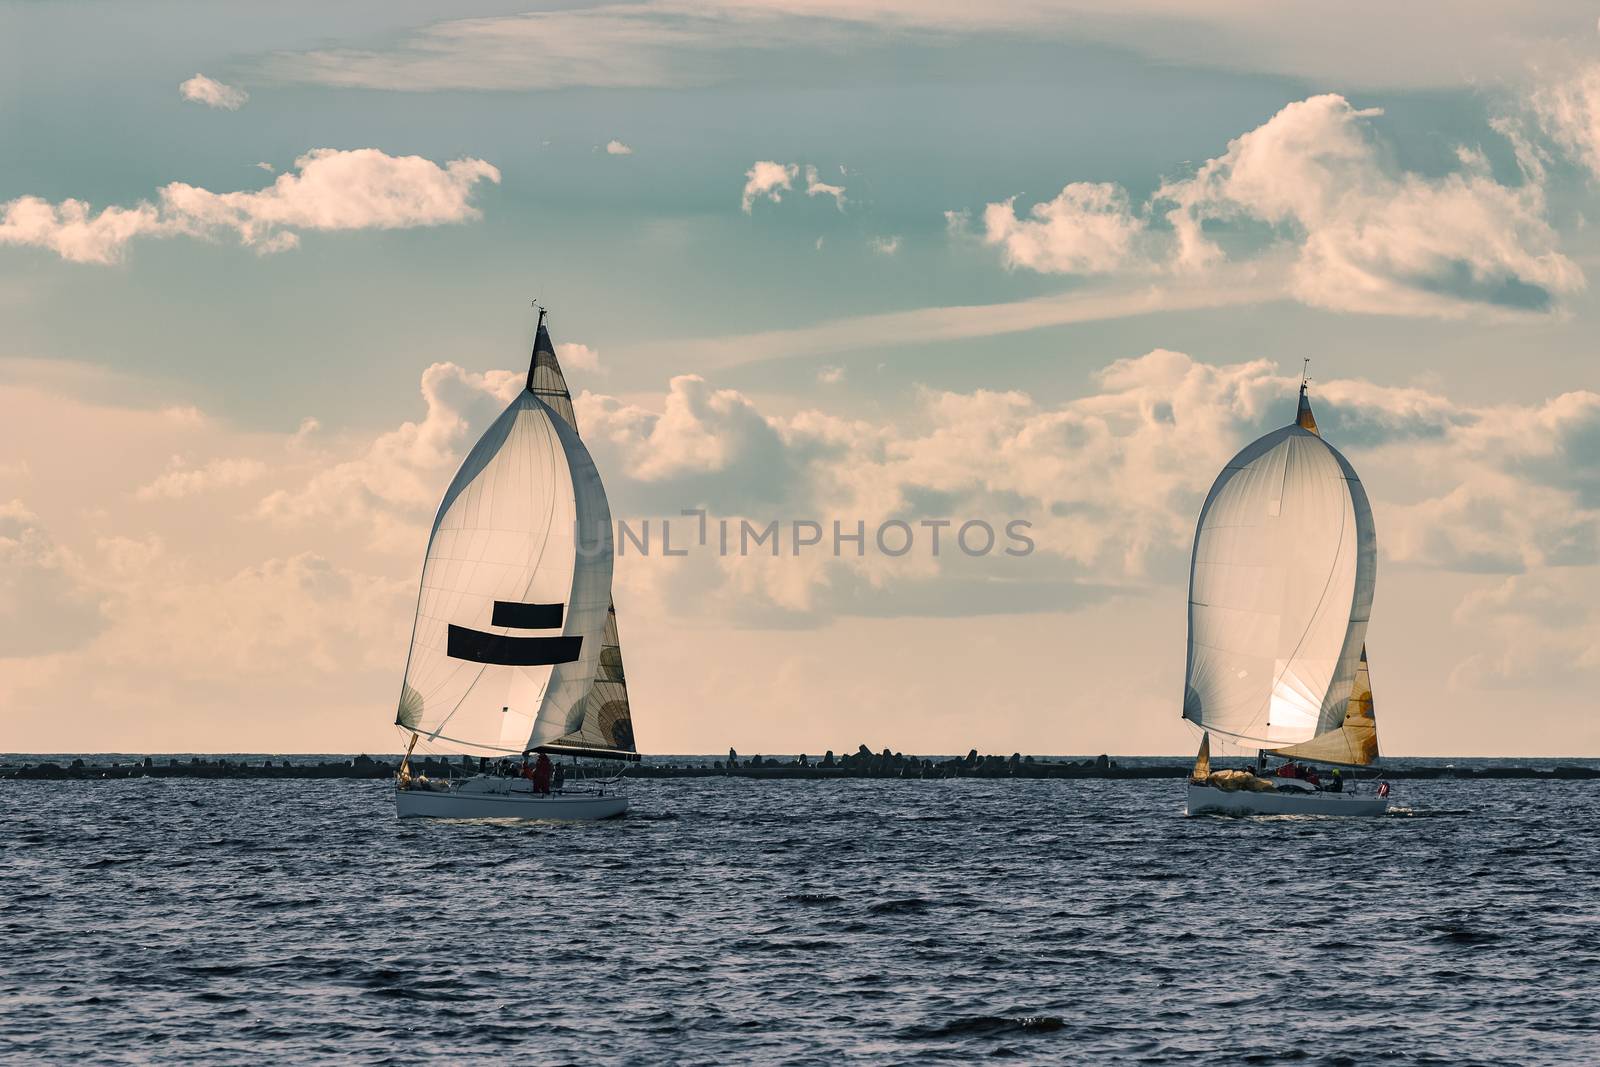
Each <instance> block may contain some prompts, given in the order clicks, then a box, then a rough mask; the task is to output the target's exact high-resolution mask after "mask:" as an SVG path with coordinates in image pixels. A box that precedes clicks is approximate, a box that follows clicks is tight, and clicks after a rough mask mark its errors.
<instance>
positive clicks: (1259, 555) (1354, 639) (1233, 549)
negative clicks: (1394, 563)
mask: <svg viewBox="0 0 1600 1067" xmlns="http://www.w3.org/2000/svg"><path fill="white" fill-rule="evenodd" d="M1302 408H1303V411H1304V416H1303V418H1302V420H1301V423H1300V424H1296V425H1292V426H1286V427H1284V428H1283V429H1281V430H1275V431H1273V432H1272V433H1269V434H1267V435H1266V436H1265V437H1262V438H1261V439H1259V440H1257V441H1255V442H1254V443H1252V444H1250V445H1249V446H1247V447H1246V448H1245V449H1244V450H1243V451H1241V452H1240V453H1239V454H1238V455H1237V456H1235V457H1234V458H1233V459H1232V460H1231V461H1230V462H1229V463H1228V465H1227V466H1226V467H1224V468H1223V471H1222V473H1221V474H1220V475H1218V477H1217V480H1216V483H1215V484H1214V485H1213V486H1212V487H1211V492H1210V494H1209V495H1208V496H1207V497H1206V502H1205V506H1204V507H1202V508H1201V511H1200V522H1199V525H1198V528H1197V529H1196V531H1195V543H1194V556H1193V562H1192V566H1191V570H1190V579H1189V657H1188V678H1187V682H1186V686H1185V691H1184V706H1183V714H1184V718H1186V719H1190V720H1192V721H1194V722H1196V723H1198V724H1200V725H1201V726H1203V727H1205V728H1206V729H1208V730H1211V731H1214V732H1217V733H1221V734H1225V735H1231V736H1233V737H1235V738H1241V739H1246V740H1249V741H1254V742H1258V743H1260V744H1261V745H1263V747H1266V746H1276V745H1292V744H1296V743H1299V742H1302V741H1306V740H1309V739H1310V738H1312V737H1315V736H1317V735H1319V734H1323V733H1326V732H1327V731H1329V730H1336V729H1340V728H1341V727H1342V725H1343V723H1344V720H1345V711H1346V706H1347V704H1348V703H1349V700H1350V696H1351V688H1352V684H1353V683H1354V681H1355V677H1356V672H1357V668H1358V667H1359V665H1360V662H1361V654H1362V646H1363V643H1364V641H1365V639H1366V631H1367V619H1368V616H1369V614H1370V613H1371V609H1372V595H1373V587H1374V581H1375V578H1376V574H1377V537H1376V534H1375V532H1374V529H1373V522H1372V509H1371V507H1370V506H1369V504H1368V502H1367V495H1366V492H1365V490H1363V489H1362V487H1361V481H1360V479H1358V478H1357V477H1356V473H1355V471H1354V470H1353V469H1352V468H1351V467H1350V464H1349V463H1348V462H1347V461H1346V460H1345V458H1344V457H1343V456H1342V455H1340V454H1339V452H1338V451H1337V450H1336V449H1334V448H1333V447H1332V446H1330V445H1329V444H1328V443H1327V442H1325V441H1323V440H1322V438H1321V437H1319V436H1318V435H1317V434H1316V433H1315V432H1314V426H1315V424H1314V423H1313V422H1311V421H1310V418H1309V407H1308V406H1306V405H1304V403H1303V402H1302ZM1306 423H1309V424H1310V425H1311V426H1312V427H1313V428H1312V429H1307V428H1306V425H1305V424H1306Z"/></svg>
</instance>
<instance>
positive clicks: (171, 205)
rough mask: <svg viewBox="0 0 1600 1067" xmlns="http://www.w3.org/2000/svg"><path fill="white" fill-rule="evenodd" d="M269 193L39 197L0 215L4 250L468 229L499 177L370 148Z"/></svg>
mask: <svg viewBox="0 0 1600 1067" xmlns="http://www.w3.org/2000/svg"><path fill="white" fill-rule="evenodd" d="M295 171H296V172H297V173H284V174H281V175H279V176H278V178H277V179H276V180H275V181H274V182H273V183H272V184H271V185H269V186H268V187H266V188H265V189H260V190H254V191H242V192H232V193H214V192H211V191H210V190H208V189H203V188H200V187H198V186H194V185H189V184H187V183H185V182H172V183H170V184H168V185H165V186H163V187H162V188H161V189H160V190H159V191H158V194H157V203H154V204H152V203H149V202H141V203H139V204H137V205H135V206H133V207H131V208H123V207H116V206H112V207H107V208H104V209H102V210H101V211H100V212H99V213H98V214H95V213H92V212H91V210H90V207H89V205H88V204H86V203H84V202H83V201H81V200H64V201H62V202H61V203H59V204H51V203H48V202H47V201H45V200H42V199H40V198H39V197H35V196H24V197H20V198H18V199H16V200H13V201H11V202H10V203H7V204H5V205H4V207H3V211H0V244H13V245H23V246H29V247H35V248H44V249H48V250H50V251H52V252H55V253H56V254H57V255H59V256H61V258H63V259H65V260H68V261H71V262H75V263H115V262H117V261H118V260H119V259H120V258H121V257H122V255H123V252H124V249H125V247H126V246H127V244H128V242H130V241H131V240H133V239H134V238H135V237H141V236H149V237H171V236H187V237H202V238H214V237H216V236H218V235H221V234H232V235H234V236H235V237H236V238H237V239H238V240H239V242H240V243H241V244H243V245H245V246H247V247H253V248H255V249H256V250H257V251H260V252H276V251H282V250H284V249H288V248H293V247H295V245H297V244H298V243H299V231H303V230H326V231H333V230H364V229H381V230H387V229H405V228H410V227H415V226H437V225H442V224H445V223H456V222H464V221H467V220H469V219H475V218H477V217H478V214H479V213H478V210H477V209H476V208H475V207H473V206H472V203H471V197H472V193H473V190H474V187H475V186H476V185H477V183H478V182H480V181H489V182H495V183H498V182H499V180H500V172H499V171H498V170H497V169H496V168H494V167H493V166H491V165H490V164H488V163H485V162H484V161H483V160H481V159H457V160H452V161H450V162H449V163H446V164H445V165H444V166H442V167H441V166H439V165H438V164H436V163H434V162H432V161H431V160H427V159H423V158H422V157H420V156H390V155H386V154H385V153H383V152H381V151H379V150H378V149H375V148H360V149H354V150H351V151H341V150H339V149H333V148H319V149H315V150H313V151H311V152H308V153H306V154H305V155H303V156H301V157H300V158H299V159H297V160H295Z"/></svg>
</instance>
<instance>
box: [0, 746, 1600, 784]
mask: <svg viewBox="0 0 1600 1067" xmlns="http://www.w3.org/2000/svg"><path fill="white" fill-rule="evenodd" d="M399 765H400V758H399V757H398V756H387V757H383V758H377V759H375V758H373V757H371V756H365V755H361V756H355V757H352V758H348V759H332V760H330V759H319V758H318V757H306V756H276V757H272V758H270V759H269V758H261V757H256V758H250V759H246V758H238V757H216V758H206V757H202V756H188V757H176V758H174V757H152V756H145V757H143V758H142V759H141V758H137V757H134V758H129V757H120V758H116V759H113V758H111V757H105V758H103V759H100V760H97V759H95V758H94V757H90V758H89V759H87V760H85V759H81V758H80V759H73V760H70V761H66V760H60V761H53V762H52V761H44V762H38V763H30V762H23V761H22V760H21V759H20V758H17V757H12V758H10V759H7V758H5V757H0V779H8V778H9V779H24V780H29V779H32V780H38V779H43V780H72V779H102V778H221V779H236V778H237V779H243V778H345V779H360V778H389V777H391V776H393V775H394V773H395V771H396V770H397V769H398V768H399ZM477 767H478V761H477V760H476V759H473V758H471V757H467V756H461V757H457V758H455V759H449V760H447V759H443V758H440V757H431V756H429V757H424V756H413V757H412V760H411V768H412V772H413V773H420V774H426V775H428V776H429V777H443V776H445V775H447V774H449V773H456V774H461V773H467V774H470V773H472V772H474V771H476V770H477ZM1191 767H1192V762H1191V761H1189V760H1179V759H1177V758H1174V759H1173V760H1172V761H1171V762H1167V761H1160V762H1157V761H1152V760H1144V759H1141V760H1139V761H1137V762H1127V761H1126V760H1125V761H1123V762H1120V763H1119V762H1118V761H1117V760H1116V759H1113V758H1111V757H1109V756H1096V757H1094V758H1092V759H1078V760H1070V759H1059V758H1054V759H1051V758H1044V757H1036V756H1024V755H1021V754H1020V753H1016V752H1013V753H1012V754H1011V755H1009V756H999V755H987V756H980V755H979V754H978V752H977V750H976V749H973V750H972V751H970V752H968V753H967V754H966V755H965V756H957V757H924V756H907V755H905V754H903V753H900V752H894V751H892V750H890V749H887V748H886V749H884V750H883V751H881V752H873V751H872V750H871V749H869V748H868V747H867V746H866V745H859V746H857V748H856V750H855V751H854V752H852V753H849V754H847V755H844V756H835V755H834V754H833V752H832V751H831V750H830V751H828V752H825V753H824V754H823V755H822V756H821V757H815V758H814V757H811V756H808V755H801V756H799V757H796V758H781V759H780V758H774V757H763V756H749V757H741V756H740V755H739V754H738V753H737V752H735V751H734V750H733V749H729V750H728V756H727V758H726V759H713V760H706V759H704V758H695V757H690V758H687V759H681V761H680V760H675V759H673V758H672V757H658V758H654V759H651V760H650V761H649V762H647V763H642V764H635V765H634V766H632V767H630V768H629V769H628V772H627V773H628V776H629V777H630V778H703V777H714V776H721V777H730V778H779V779H791V778H803V779H819V778H1183V777H1186V776H1187V775H1188V774H1189V771H1190V769H1191ZM1381 774H1382V776H1383V777H1384V778H1389V779H1407V778H1411V779H1428V778H1469V779H1508V778H1537V779H1556V780H1575V779H1597V778H1600V768H1595V767H1588V766H1582V765H1577V764H1568V765H1555V766H1550V767H1534V766H1530V765H1527V764H1516V763H1510V762H1508V763H1504V764H1498V763H1496V764H1487V765H1482V766H1475V767H1473V766H1462V767H1457V766H1450V765H1444V766H1439V765H1419V764H1412V765H1407V764H1404V763H1393V764H1386V765H1385V766H1384V767H1383V769H1382V772H1381Z"/></svg>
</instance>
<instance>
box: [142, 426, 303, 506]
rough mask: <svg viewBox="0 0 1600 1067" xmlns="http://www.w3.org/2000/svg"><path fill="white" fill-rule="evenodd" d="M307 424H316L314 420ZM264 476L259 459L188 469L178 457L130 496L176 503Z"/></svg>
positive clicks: (217, 461)
mask: <svg viewBox="0 0 1600 1067" xmlns="http://www.w3.org/2000/svg"><path fill="white" fill-rule="evenodd" d="M309 421H311V423H312V424H313V425H315V420H309ZM266 473H267V465H266V464H265V463H263V462H262V461H260V460H258V459H248V458H242V459H214V460H211V461H209V462H207V463H205V464H203V465H201V466H199V467H190V466H188V465H187V464H186V463H185V462H184V461H183V459H182V458H181V457H178V456H174V457H173V461H172V465H171V469H169V470H168V471H167V472H166V473H165V474H163V475H161V476H160V477H159V478H157V479H155V480H154V481H152V482H149V483H148V484H146V485H142V486H140V487H139V488H138V489H137V490H136V491H135V492H134V494H133V495H134V496H135V497H137V498H138V499H140V500H178V499H181V498H183V497H187V496H195V495H197V494H200V493H209V492H213V491H215V490H218V489H234V488H237V487H239V486H242V485H249V484H250V483H251V482H254V481H257V480H258V479H260V478H261V477H262V476H263V475H265V474H266Z"/></svg>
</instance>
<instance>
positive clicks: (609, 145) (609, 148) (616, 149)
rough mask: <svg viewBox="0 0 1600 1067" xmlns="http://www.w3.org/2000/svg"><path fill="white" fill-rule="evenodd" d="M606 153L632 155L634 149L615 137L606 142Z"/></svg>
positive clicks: (610, 154) (609, 154)
mask: <svg viewBox="0 0 1600 1067" xmlns="http://www.w3.org/2000/svg"><path fill="white" fill-rule="evenodd" d="M606 155H608V156H631V155H633V149H632V148H630V147H629V146H627V145H625V144H623V143H622V142H621V141H618V140H615V139H613V140H610V141H607V142H606Z"/></svg>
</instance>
